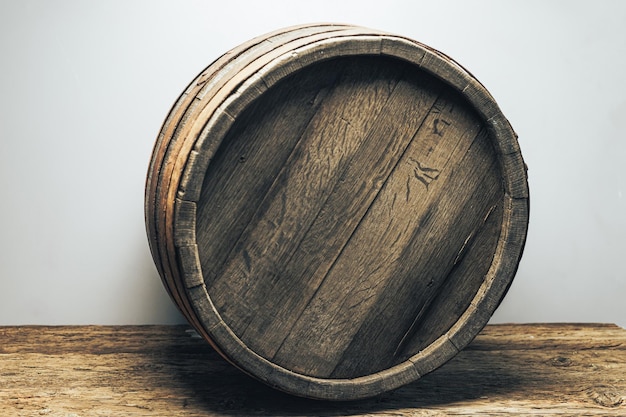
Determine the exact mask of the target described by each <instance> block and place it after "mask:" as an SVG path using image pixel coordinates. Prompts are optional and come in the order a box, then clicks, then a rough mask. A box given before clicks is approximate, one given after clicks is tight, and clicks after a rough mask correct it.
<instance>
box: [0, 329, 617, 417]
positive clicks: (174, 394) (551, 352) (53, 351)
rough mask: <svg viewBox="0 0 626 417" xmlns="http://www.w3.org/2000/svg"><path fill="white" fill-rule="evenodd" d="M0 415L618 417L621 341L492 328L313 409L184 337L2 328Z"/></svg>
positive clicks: (610, 336)
mask: <svg viewBox="0 0 626 417" xmlns="http://www.w3.org/2000/svg"><path fill="white" fill-rule="evenodd" d="M0 339H1V343H0V416H11V417H15V416H54V417H56V416H63V417H70V416H71V417H78V416H80V417H83V416H172V417H175V416H310V415H314V416H342V415H350V416H434V415H454V416H457V415H472V416H509V415H559V416H561V415H586V416H587V415H593V416H595V415H598V416H626V330H624V329H622V328H620V327H618V326H615V325H612V324H516V325H489V326H487V327H486V328H485V329H484V330H483V332H482V333H481V334H480V335H479V336H478V337H477V338H476V339H475V340H474V341H473V342H472V343H471V344H470V345H469V346H468V347H467V348H466V349H465V350H463V351H462V352H461V353H460V354H459V355H457V356H456V357H455V358H454V359H453V360H452V361H450V362H448V363H447V364H446V365H444V366H443V367H441V368H439V369H438V370H436V371H435V372H433V373H431V374H429V375H427V376H425V377H423V378H422V379H420V380H418V381H416V382H414V383H411V384H409V385H407V386H405V387H403V388H400V389H398V390H396V391H393V392H390V393H387V394H384V395H381V396H379V397H376V398H372V399H368V400H364V401H353V402H320V401H314V400H308V399H303V398H296V397H292V396H290V395H287V394H283V393H281V392H278V391H275V390H273V389H271V388H269V387H266V386H265V385H263V384H261V383H259V382H257V381H255V380H253V379H252V378H250V377H248V376H246V375H244V374H242V373H241V372H240V371H238V370H237V369H235V368H234V367H233V366H231V365H230V364H228V363H227V362H225V361H224V360H223V359H222V358H221V357H219V356H218V355H217V354H215V353H214V352H213V351H212V349H211V348H210V347H209V346H208V344H207V343H206V342H205V341H204V340H202V339H200V338H198V337H197V335H196V334H195V332H193V331H191V330H190V329H189V327H187V326H182V325H181V326H52V327H48V326H20V327H0Z"/></svg>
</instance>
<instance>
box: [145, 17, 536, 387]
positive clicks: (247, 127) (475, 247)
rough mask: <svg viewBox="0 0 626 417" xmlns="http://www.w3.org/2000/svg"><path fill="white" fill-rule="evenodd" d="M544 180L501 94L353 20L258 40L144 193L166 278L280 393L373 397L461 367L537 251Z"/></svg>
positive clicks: (207, 92) (166, 130) (173, 126)
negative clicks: (529, 246) (532, 197)
mask: <svg viewBox="0 0 626 417" xmlns="http://www.w3.org/2000/svg"><path fill="white" fill-rule="evenodd" d="M528 203H529V197H528V186H527V177H526V170H525V166H524V163H523V160H522V156H521V152H520V150H519V146H518V144H517V138H516V135H515V133H514V132H513V129H512V128H511V127H510V125H509V123H508V121H507V120H506V118H505V117H504V115H503V114H502V113H501V112H500V110H499V108H498V106H497V104H496V103H495V100H494V99H493V98H492V97H491V96H490V95H489V93H488V92H487V90H486V89H485V88H484V87H483V86H482V85H481V84H480V83H479V82H478V81H477V80H476V79H475V78H474V77H473V76H472V75H471V74H470V73H469V72H467V71H465V70H464V69H463V68H462V67H460V66H459V65H458V64H457V63H456V62H454V61H453V60H452V59H450V58H448V57H447V56H445V55H443V54H442V53H440V52H437V51H435V50H433V49H432V48H429V47H427V46H425V45H422V44H420V43H418V42H415V41H412V40H410V39H406V38H404V37H400V36H397V35H392V34H388V33H384V32H380V31H376V30H371V29H366V28H359V27H355V26H349V25H332V24H318V25H310V26H307V25H304V26H297V27H293V28H288V29H284V30H279V31H276V32H273V33H271V34H268V35H265V36H261V37H259V38H256V39H253V40H251V41H249V42H246V43H245V44H243V45H241V46H239V47H236V48H235V49H233V50H231V51H229V52H228V53H226V54H225V55H224V56H222V57H220V58H219V59H217V60H216V61H215V62H214V63H213V64H211V65H210V66H209V67H207V68H206V69H205V70H204V71H203V72H202V73H201V74H200V75H199V76H198V77H197V78H196V79H195V80H194V81H193V82H192V83H191V84H190V85H189V87H188V88H187V89H186V90H185V92H184V93H183V94H182V95H181V97H180V98H179V99H178V101H177V102H176V103H175V104H174V106H173V108H172V110H171V112H170V114H169V116H168V117H167V119H166V121H165V123H164V124H163V127H162V130H161V132H160V135H159V137H158V139H157V141H156V144H155V148H154V152H153V157H152V161H151V165H150V168H149V172H148V178H147V183H146V206H145V208H146V225H147V231H148V236H149V240H150V246H151V249H152V254H153V257H154V260H155V263H156V266H157V269H158V270H159V272H160V274H161V276H162V278H163V281H164V283H165V285H166V287H167V289H168V291H169V293H170V295H171V296H172V298H173V299H174V301H175V302H176V304H177V306H178V307H179V308H180V310H181V312H182V313H183V314H184V315H185V316H186V317H187V319H188V320H189V322H190V323H191V324H192V325H193V326H194V327H195V329H196V330H197V331H198V332H199V333H200V334H201V335H202V337H204V338H205V339H206V340H207V341H209V343H211V344H212V345H213V346H214V347H215V348H216V349H217V350H218V351H219V352H221V353H222V354H223V356H224V357H226V358H227V359H228V360H230V361H231V362H233V363H234V364H236V365H237V366H239V367H240V368H242V369H243V370H245V371H246V372H247V373H249V374H251V375H254V376H256V377H257V378H259V379H260V380H262V381H265V382H267V383H268V384H269V385H272V386H279V387H281V389H283V390H285V391H287V392H293V393H295V394H298V395H303V396H308V397H312V398H324V399H357V398H364V397H367V396H371V395H375V394H378V393H381V392H383V391H386V390H389V389H393V388H396V387H399V386H401V385H403V384H405V383H407V382H409V381H412V380H415V379H417V378H419V377H420V375H423V374H425V373H428V372H430V371H431V370H433V369H435V368H437V367H438V366H440V365H442V364H443V363H445V362H446V361H447V360H449V359H450V358H451V357H453V356H454V355H455V354H456V353H457V352H458V351H459V350H460V349H462V348H463V347H465V346H466V345H467V343H468V342H469V341H470V340H471V339H472V338H473V337H474V336H475V335H476V334H477V333H478V332H479V331H480V329H481V328H482V327H483V326H484V325H485V324H486V323H487V321H488V319H489V317H490V316H491V314H492V312H493V311H494V310H495V308H496V307H497V305H498V303H499V302H500V301H501V299H502V297H503V296H504V294H505V293H506V290H507V288H508V287H509V285H510V283H511V281H512V279H513V276H514V274H515V271H516V269H517V265H518V262H519V259H520V257H521V253H522V250H523V247H524V243H525V239H526V230H527V226H528V208H529V204H528Z"/></svg>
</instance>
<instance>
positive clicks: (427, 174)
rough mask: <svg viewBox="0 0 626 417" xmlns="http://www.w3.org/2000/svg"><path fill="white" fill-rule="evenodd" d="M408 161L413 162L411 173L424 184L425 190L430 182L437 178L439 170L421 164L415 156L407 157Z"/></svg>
mask: <svg viewBox="0 0 626 417" xmlns="http://www.w3.org/2000/svg"><path fill="white" fill-rule="evenodd" d="M409 162H411V163H412V164H413V175H414V176H415V178H417V179H418V180H419V181H420V182H421V183H422V184H424V185H425V186H426V189H427V190H428V186H429V185H430V183H431V182H433V181H434V180H436V179H437V178H439V174H440V173H441V171H439V170H438V169H436V168H429V167H427V166H425V165H422V164H420V162H419V161H418V160H417V159H415V158H409Z"/></svg>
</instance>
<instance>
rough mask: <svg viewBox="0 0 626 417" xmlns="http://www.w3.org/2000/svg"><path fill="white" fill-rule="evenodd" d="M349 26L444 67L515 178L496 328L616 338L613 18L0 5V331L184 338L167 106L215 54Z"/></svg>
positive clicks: (620, 154) (619, 196)
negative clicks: (152, 183) (518, 206)
mask: <svg viewBox="0 0 626 417" xmlns="http://www.w3.org/2000/svg"><path fill="white" fill-rule="evenodd" d="M321 21H325V22H342V23H354V24H360V25H364V26H369V27H372V28H377V29H382V30H387V31H389V32H393V33H397V34H401V35H405V36H408V37H412V38H414V39H416V40H419V41H421V42H424V43H426V44H428V45H430V46H432V47H435V48H437V49H439V50H441V51H443V52H445V53H446V54H448V55H450V56H452V57H453V58H455V59H456V60H457V61H459V62H460V63H461V64H462V65H464V66H465V67H466V68H468V69H469V70H470V71H471V72H472V73H473V74H474V75H475V76H477V77H478V79H479V80H480V81H481V82H482V83H483V84H485V86H486V87H487V88H488V89H489V90H490V92H491V93H492V94H493V95H494V97H495V99H496V100H497V102H498V103H499V104H500V107H501V108H502V110H503V112H504V114H505V115H506V116H507V117H508V118H509V120H510V121H511V123H512V125H513V127H514V128H515V130H516V131H517V133H518V134H519V136H520V144H521V148H522V153H523V155H524V157H525V160H526V162H527V164H528V166H529V177H530V187H531V221H530V229H529V238H528V242H527V246H526V251H525V254H524V257H523V259H522V263H521V265H520V269H519V272H518V275H517V276H516V279H515V281H514V284H513V286H512V288H511V290H510V292H509V294H508V296H507V297H506V299H505V301H504V303H503V304H502V305H501V307H500V309H499V310H498V311H497V312H496V314H495V315H494V317H493V319H492V322H538V321H539V322H547V321H569V322H571V321H575V322H613V323H618V324H620V325H621V326H626V303H624V301H623V298H624V294H625V293H626V273H625V272H624V268H623V263H624V258H625V257H626V181H625V180H626V168H625V165H624V161H625V159H626V158H625V157H626V137H625V131H626V94H625V93H626V2H617V1H616V2H607V1H593V2H592V1H587V2H574V1H563V2H555V1H523V2H521V1H520V2H506V1H478V2H465V1H438V2H432V1H429V2H416V1H393V0H386V1H365V0H359V1H341V2H340V1H336V0H333V1H326V0H323V1H320V0H318V1H315V2H296V1H254V2H241V1H225V2H219V3H218V2H207V1H203V2H199V1H195V2H194V1H185V2H174V1H172V2H163V1H106V2H104V1H54V2H51V1H14V2H11V1H0V59H1V62H2V71H1V73H0V141H1V142H0V143H1V148H0V190H1V191H2V200H1V204H0V280H1V281H0V283H1V286H0V325H12V324H135V323H180V322H182V320H183V319H182V318H181V316H180V315H179V314H178V312H177V311H176V309H175V307H174V306H173V304H172V303H171V302H170V300H169V299H168V297H167V295H166V293H165V290H164V289H163V287H162V285H161V282H160V280H159V278H158V275H157V273H156V270H155V268H154V266H153V263H152V259H151V257H150V254H149V250H148V245H147V240H146V237H145V230H144V220H143V192H144V180H145V173H146V170H147V166H148V161H149V158H150V154H151V151H152V146H153V143H154V140H155V138H156V135H157V133H158V131H159V128H160V126H161V123H162V121H163V119H164V117H165V116H166V114H167V112H168V111H169V108H170V106H171V105H172V104H173V102H174V101H175V100H176V98H177V96H178V94H179V93H180V92H182V90H183V89H184V88H185V86H186V85H187V83H188V82H189V81H191V80H192V78H193V77H195V75H196V74H197V73H199V72H200V71H201V70H202V69H203V68H204V67H206V66H207V65H208V64H209V63H210V62H211V61H212V60H214V59H216V58H217V57H218V56H219V55H221V54H222V53H224V52H225V51H227V50H228V49H230V48H232V47H234V46H236V45H238V44H240V43H242V42H244V41H246V40H248V39H249V38H252V37H254V36H257V35H260V34H263V33H266V32H269V31H271V30H274V29H277V28H281V27H285V26H291V25H294V24H299V23H309V22H321Z"/></svg>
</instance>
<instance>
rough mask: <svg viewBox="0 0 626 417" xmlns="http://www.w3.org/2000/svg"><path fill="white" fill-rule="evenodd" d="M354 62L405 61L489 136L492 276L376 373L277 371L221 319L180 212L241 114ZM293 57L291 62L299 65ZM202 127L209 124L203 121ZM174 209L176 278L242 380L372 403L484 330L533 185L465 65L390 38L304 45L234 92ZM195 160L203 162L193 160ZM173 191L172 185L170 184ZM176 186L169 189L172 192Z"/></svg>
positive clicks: (190, 167) (202, 140)
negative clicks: (461, 308)
mask: <svg viewBox="0 0 626 417" xmlns="http://www.w3.org/2000/svg"><path fill="white" fill-rule="evenodd" d="M349 55H351V56H358V55H381V56H389V57H394V58H398V59H402V60H404V61H407V62H409V63H410V64H413V65H415V66H416V67H417V69H419V70H423V71H426V72H428V73H430V74H432V75H434V76H436V77H437V78H439V79H440V80H441V81H443V82H444V83H446V84H447V85H449V86H450V87H452V88H454V89H456V90H457V91H458V92H459V93H461V94H462V95H463V96H464V97H465V98H466V99H467V101H468V103H469V104H471V105H472V106H473V107H474V109H475V110H476V111H477V112H478V114H479V115H480V116H481V117H482V118H483V119H484V122H485V123H486V125H487V126H488V128H489V129H490V131H491V135H490V137H491V138H492V140H493V143H494V145H495V147H496V151H497V154H498V157H499V160H500V163H501V169H502V171H503V172H502V175H503V185H504V192H505V197H504V199H505V201H504V204H505V210H504V214H503V219H502V227H501V229H500V236H499V238H498V243H497V247H496V251H495V255H494V258H493V260H492V263H491V266H490V269H489V272H488V273H487V275H486V277H485V280H484V281H483V283H482V285H481V287H480V289H479V290H478V292H477V293H476V295H475V297H474V298H473V300H472V302H471V303H470V306H469V307H468V308H467V309H466V311H465V312H464V313H463V314H462V315H461V316H460V317H459V318H458V320H457V321H456V323H455V324H454V325H453V326H452V327H451V328H450V329H449V330H448V331H447V332H446V333H445V334H443V335H441V336H440V337H439V338H437V339H436V340H435V341H434V342H433V343H432V344H431V345H430V346H428V347H427V348H426V349H424V350H423V351H421V352H419V353H418V354H416V355H414V356H412V357H411V358H409V359H408V360H406V361H405V362H402V363H400V364H398V365H395V366H393V367H390V368H388V369H385V370H383V371H380V372H376V373H373V374H370V375H367V376H362V377H356V378H352V379H329V378H316V377H311V376H307V375H302V374H298V373H295V372H293V371H290V370H289V369H286V368H283V367H280V366H279V365H276V364H274V363H272V362H270V361H268V360H267V359H265V358H263V357H261V356H260V355H258V354H257V353H255V352H254V351H252V350H251V349H250V348H248V347H247V346H246V345H245V343H243V341H241V340H240V339H239V338H238V337H237V336H236V335H235V334H234V333H233V332H232V331H231V330H230V328H229V327H228V325H227V324H226V323H225V322H224V321H223V320H222V319H221V317H220V314H219V313H218V311H217V310H216V308H215V307H214V305H213V303H212V301H211V297H210V295H209V294H208V293H207V290H206V287H205V285H204V278H203V276H202V269H201V266H200V263H199V253H198V247H197V244H196V243H195V242H196V241H195V227H191V228H189V227H180V224H181V223H180V217H179V216H177V214H179V213H181V212H185V210H186V208H185V206H189V205H190V204H192V205H195V204H196V202H197V201H198V199H199V190H200V189H201V184H200V187H198V186H197V184H192V182H193V181H200V182H202V180H203V178H204V175H205V173H206V170H207V168H208V166H209V163H210V159H211V157H212V155H213V154H214V153H215V152H216V151H217V149H218V148H219V146H220V144H221V141H222V139H223V138H224V136H225V135H226V134H227V132H228V131H229V129H230V127H231V126H232V124H233V123H234V120H235V119H236V116H237V115H238V114H239V113H241V112H242V111H243V110H244V109H245V108H246V107H247V106H248V105H249V104H250V103H251V102H253V101H254V100H256V99H257V98H259V97H260V96H261V95H262V94H263V93H264V92H265V91H267V89H269V88H271V87H272V86H273V85H275V84H276V83H277V82H279V81H280V80H282V79H284V78H285V77H287V76H289V75H291V74H293V73H294V72H296V71H298V70H300V69H302V68H304V67H306V66H308V65H312V64H315V63H319V62H322V61H325V60H328V59H331V58H336V57H345V56H349ZM296 57H297V59H294V58H296ZM203 123H204V122H203ZM190 149H191V150H190V152H189V154H188V155H183V156H179V158H183V159H184V161H185V168H184V173H183V175H182V176H181V178H180V182H179V183H178V185H177V198H176V199H175V201H174V202H173V210H174V212H175V213H176V214H175V216H174V222H172V223H170V225H169V226H170V227H171V228H172V229H173V230H172V232H173V233H172V235H173V236H174V241H175V242H180V243H179V244H178V245H175V247H176V252H177V253H176V255H177V259H178V260H179V262H178V264H179V267H180V275H181V276H182V277H183V279H184V281H185V286H186V287H187V292H188V294H189V298H190V300H191V305H192V306H193V308H194V311H195V314H196V316H197V317H198V318H199V322H200V323H201V324H202V326H203V330H204V331H205V332H203V333H205V334H206V335H208V337H209V338H210V339H211V340H212V341H213V342H214V343H215V344H216V345H217V346H218V348H219V350H220V351H221V352H222V354H225V356H226V357H227V358H228V359H229V360H230V361H232V362H233V363H234V364H235V365H236V366H237V367H239V368H240V369H242V370H243V371H244V372H246V373H248V374H250V375H252V376H254V377H255V378H258V379H261V380H262V381H264V382H265V383H267V384H269V385H271V386H274V387H275V388H278V389H281V390H283V391H287V392H290V393H292V394H296V395H300V396H306V397H312V398H319V399H333V400H348V399H358V398H364V397H369V396H372V395H376V394H379V393H382V392H384V391H387V390H390V389H394V388H397V387H400V386H402V385H404V384H406V383H408V382H411V381H414V380H416V379H418V378H420V377H421V376H423V375H425V374H426V373H428V372H431V371H432V370H434V369H436V368H437V367H439V366H441V365H442V364H443V363H445V362H446V361H448V360H449V359H451V358H452V357H454V356H455V355H456V354H457V353H458V352H459V350H461V349H462V348H463V347H465V346H466V345H467V344H469V343H470V342H471V340H472V339H473V338H474V336H475V335H476V334H478V332H479V331H480V330H481V329H482V328H483V327H484V326H485V325H486V324H487V321H488V320H489V318H490V316H491V314H492V313H493V311H494V310H495V308H496V307H497V305H498V304H499V302H500V301H501V300H502V298H503V297H504V295H505V293H506V291H507V290H508V287H509V286H510V284H511V282H512V280H513V277H514V275H515V272H516V270H517V267H518V264H519V260H520V258H521V255H522V252H523V248H524V244H525V240H526V234H527V227H528V215H529V207H528V206H529V204H528V183H527V177H526V170H525V165H524V162H523V159H522V156H521V151H520V149H519V144H518V142H517V136H516V135H515V133H514V131H513V129H512V128H511V126H510V124H509V122H508V120H507V119H506V118H505V117H504V115H503V114H502V112H501V111H500V109H499V107H498V106H497V104H496V103H495V100H494V99H493V98H492V96H491V95H490V94H489V93H488V91H487V90H486V88H485V87H484V86H483V85H482V84H480V83H479V82H478V81H477V80H476V78H474V76H472V75H471V74H470V73H469V72H468V71H466V70H465V69H464V68H463V67H461V66H460V65H458V64H457V63H456V62H455V61H453V60H451V59H450V58H448V57H447V56H445V55H444V54H441V53H440V52H438V51H436V50H434V49H432V48H430V47H427V46H425V45H423V44H421V43H418V42H416V41H413V40H410V39H407V38H404V37H400V36H396V35H391V34H386V33H382V32H381V33H379V34H372V31H371V30H366V29H363V34H358V33H355V34H351V35H346V36H336V37H332V38H329V39H324V40H320V41H316V42H313V43H311V44H307V45H305V46H303V47H300V48H298V49H295V50H292V51H290V52H288V53H285V54H283V55H282V56H280V57H278V58H276V59H274V60H272V61H271V62H270V63H268V64H267V65H265V66H264V67H263V68H261V69H260V70H259V71H257V72H256V73H255V74H253V75H252V76H250V77H249V78H248V79H247V80H246V81H245V82H243V83H242V84H241V85H240V86H239V88H238V89H237V90H236V91H234V92H231V94H230V95H229V96H228V98H227V99H226V100H225V101H224V102H223V103H222V105H220V106H219V107H218V108H217V109H216V110H215V111H214V112H213V113H212V114H211V116H210V117H209V118H208V119H207V120H206V123H205V124H204V127H203V129H202V131H201V133H200V135H199V136H198V137H197V138H195V139H194V143H193V146H191V147H190ZM192 152H196V153H197V154H202V155H203V156H202V158H195V159H194V158H189V155H190V154H191V153H192ZM173 185H174V186H176V184H173ZM170 186H172V184H171V185H170Z"/></svg>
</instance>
